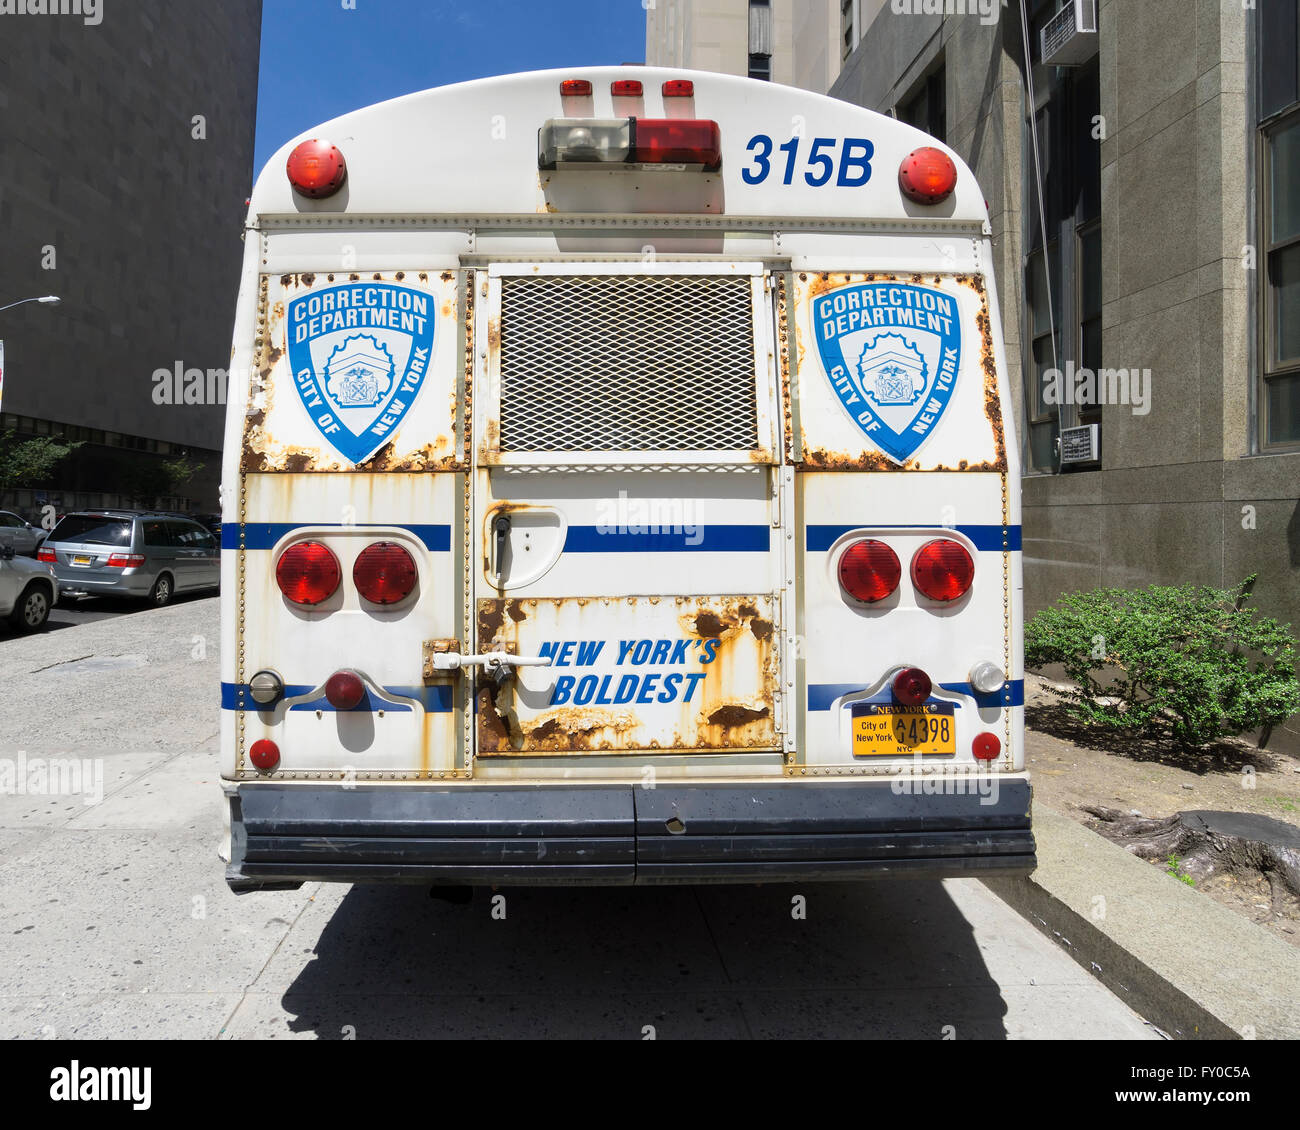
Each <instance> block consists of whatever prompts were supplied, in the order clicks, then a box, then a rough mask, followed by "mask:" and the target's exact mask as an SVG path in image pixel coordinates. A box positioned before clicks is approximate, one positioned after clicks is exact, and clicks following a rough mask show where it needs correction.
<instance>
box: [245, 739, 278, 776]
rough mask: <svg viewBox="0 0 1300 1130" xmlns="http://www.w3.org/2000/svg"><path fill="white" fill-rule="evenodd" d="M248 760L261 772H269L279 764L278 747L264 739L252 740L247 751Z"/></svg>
mask: <svg viewBox="0 0 1300 1130" xmlns="http://www.w3.org/2000/svg"><path fill="white" fill-rule="evenodd" d="M248 760H249V761H251V762H252V763H253V764H254V765H255V766H256V767H257V768H258V769H260V770H261V771H262V772H263V773H269V772H270V771H271V770H272V769H274V768H275V767H276V766H277V765H279V764H280V747H279V746H278V745H276V744H275V742H272V741H267V740H265V739H263V740H262V741H260V742H254V743H253V745H252V748H251V749H249V751H248Z"/></svg>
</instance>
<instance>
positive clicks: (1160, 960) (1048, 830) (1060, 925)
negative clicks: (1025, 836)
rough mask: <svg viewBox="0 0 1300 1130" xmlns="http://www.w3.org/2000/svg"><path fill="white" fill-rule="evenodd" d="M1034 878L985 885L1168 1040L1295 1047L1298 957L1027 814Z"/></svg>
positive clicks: (1143, 867) (1163, 879)
mask: <svg viewBox="0 0 1300 1130" xmlns="http://www.w3.org/2000/svg"><path fill="white" fill-rule="evenodd" d="M1034 835H1035V837H1036V838H1037V841H1038V870H1037V871H1035V872H1034V874H1033V875H1032V876H1030V877H1028V878H1022V879H985V880H984V884H985V886H987V887H988V888H989V890H991V891H993V893H994V894H996V895H997V896H998V897H999V898H1001V899H1002V900H1003V901H1004V902H1005V903H1007V905H1008V906H1010V907H1011V908H1012V909H1014V910H1016V911H1017V912H1018V913H1019V914H1020V915H1021V916H1022V917H1024V918H1025V919H1026V920H1028V921H1029V922H1030V923H1032V924H1033V925H1034V926H1036V927H1037V928H1038V929H1039V930H1040V931H1041V932H1042V933H1044V934H1046V935H1047V936H1048V937H1050V938H1054V939H1055V940H1056V941H1058V942H1059V943H1060V944H1061V946H1062V947H1063V948H1064V949H1065V951H1066V952H1067V953H1068V954H1069V955H1070V956H1071V957H1072V958H1074V960H1075V961H1076V962H1078V964H1079V965H1081V966H1082V967H1083V968H1085V969H1088V970H1089V971H1090V972H1092V973H1093V974H1094V975H1095V976H1096V977H1097V979H1098V980H1099V981H1101V982H1102V984H1104V985H1105V986H1106V987H1107V988H1108V989H1110V990H1111V992H1113V993H1114V994H1115V995H1116V996H1117V997H1119V998H1120V999H1121V1000H1122V1001H1124V1002H1125V1003H1126V1004H1127V1005H1128V1006H1129V1007H1130V1008H1132V1009H1133V1010H1134V1011H1135V1012H1137V1013H1138V1014H1139V1015H1140V1016H1143V1017H1145V1018H1146V1019H1147V1020H1149V1021H1150V1022H1151V1023H1152V1024H1154V1025H1156V1027H1158V1028H1159V1029H1161V1030H1162V1031H1163V1032H1165V1033H1166V1034H1168V1035H1169V1036H1171V1037H1172V1038H1174V1039H1181V1040H1205V1039H1239V1038H1244V1039H1252V1038H1258V1039H1296V1038H1300V950H1298V949H1294V948H1292V947H1291V946H1288V945H1287V944H1286V943H1285V942H1281V941H1279V940H1278V939H1277V938H1275V937H1273V936H1272V935H1270V934H1268V933H1266V932H1265V931H1263V930H1261V929H1259V928H1258V927H1257V926H1255V925H1254V924H1253V923H1252V922H1249V921H1247V920H1246V919H1245V918H1242V917H1241V916H1240V915H1238V914H1235V913H1234V912H1233V911H1231V910H1229V909H1227V908H1226V907H1223V906H1220V905H1219V904H1218V903H1217V902H1214V901H1213V900H1212V899H1210V898H1208V897H1206V896H1205V895H1203V894H1201V893H1200V892H1199V891H1196V890H1193V889H1191V888H1190V887H1187V886H1185V885H1184V884H1182V883H1179V882H1176V881H1175V880H1173V879H1171V878H1170V877H1169V876H1167V875H1165V874H1163V873H1162V872H1161V871H1160V870H1159V869H1158V868H1156V867H1153V866H1152V865H1151V864H1150V863H1147V862H1146V861H1144V860H1141V859H1138V858H1137V857H1136V856H1134V855H1130V854H1129V853H1128V852H1126V851H1125V850H1124V849H1123V848H1121V847H1119V846H1118V845H1116V844H1112V843H1111V842H1110V841H1108V840H1106V839H1104V838H1103V837H1101V836H1099V835H1097V834H1096V833H1095V832H1093V831H1091V830H1090V829H1088V828H1085V827H1084V826H1083V825H1081V824H1079V823H1077V822H1075V821H1074V820H1072V819H1070V818H1069V817H1068V816H1064V815H1062V814H1061V813H1059V812H1054V811H1053V810H1052V809H1050V808H1044V807H1043V806H1042V805H1035V806H1034Z"/></svg>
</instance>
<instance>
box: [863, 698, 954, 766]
mask: <svg viewBox="0 0 1300 1130" xmlns="http://www.w3.org/2000/svg"><path fill="white" fill-rule="evenodd" d="M956 752H957V722H956V719H955V718H954V716H953V704H952V703H950V702H939V703H934V704H929V703H927V704H926V705H925V706H893V705H890V704H887V703H878V702H861V703H858V704H857V705H855V706H854V707H853V756H854V757H915V756H917V754H920V755H921V756H922V757H943V756H951V755H953V754H955V753H956Z"/></svg>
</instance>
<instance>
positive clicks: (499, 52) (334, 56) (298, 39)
mask: <svg viewBox="0 0 1300 1130" xmlns="http://www.w3.org/2000/svg"><path fill="white" fill-rule="evenodd" d="M349 2H351V0H349ZM355 5H356V6H355V10H349V9H345V8H344V7H343V0H264V7H263V17H262V77H261V89H260V92H259V96H258V104H257V157H256V162H255V164H256V168H255V175H256V173H260V172H261V170H262V167H263V166H264V165H265V164H266V162H267V161H268V160H269V159H270V157H271V155H272V154H273V153H274V152H275V151H276V149H278V148H279V147H280V146H281V145H283V144H284V142H286V141H288V140H289V139H290V138H291V137H293V136H295V135H296V134H299V133H301V132H303V131H304V130H308V129H310V128H311V127H312V126H314V125H317V124H319V123H320V122H323V121H326V120H328V119H329V118H333V117H336V116H337V115H339V114H342V113H346V112H347V111H349V110H355V109H357V108H358V107H361V106H368V105H370V104H371V103H372V102H382V101H383V100H384V99H386V98H395V97H397V96H398V95H400V94H409V93H410V92H411V91H413V90H424V89H426V88H427V87H430V86H444V85H446V84H447V83H451V82H463V81H464V80H466V79H472V78H482V77H484V76H487V75H500V74H510V73H512V72H514V71H532V70H541V69H544V68H547V67H569V66H594V65H602V64H611V63H639V62H642V61H644V59H645V11H644V9H643V8H642V6H641V0H551V2H547V0H532V2H529V0H355Z"/></svg>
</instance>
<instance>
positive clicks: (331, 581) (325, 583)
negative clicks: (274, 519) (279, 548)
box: [275, 541, 343, 605]
mask: <svg viewBox="0 0 1300 1130" xmlns="http://www.w3.org/2000/svg"><path fill="white" fill-rule="evenodd" d="M342 579H343V570H342V569H340V568H339V559H338V558H337V557H335V556H334V554H333V553H331V552H330V550H329V548H328V547H327V546H323V545H321V543H320V542H318V541H300V542H299V543H298V544H297V545H291V546H290V547H289V548H288V549H286V550H285V551H284V552H283V553H282V554H281V555H280V560H279V561H278V562H277V563H276V566H275V581H276V584H278V585H279V586H280V591H281V592H282V593H284V595H285V598H286V599H287V600H291V601H293V603H294V604H307V605H312V604H323V603H324V602H325V601H327V600H329V598H330V597H332V596H333V595H334V594H335V592H337V591H338V587H339V581H341V580H342Z"/></svg>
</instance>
